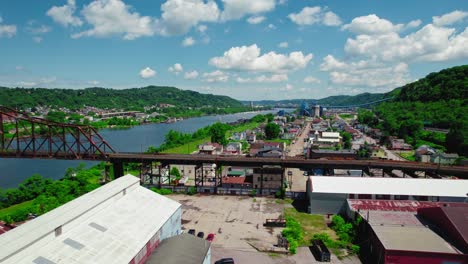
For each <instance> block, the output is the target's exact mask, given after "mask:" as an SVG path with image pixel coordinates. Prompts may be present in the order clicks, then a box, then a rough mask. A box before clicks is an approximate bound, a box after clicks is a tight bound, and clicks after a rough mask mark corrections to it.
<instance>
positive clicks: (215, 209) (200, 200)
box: [169, 195, 285, 251]
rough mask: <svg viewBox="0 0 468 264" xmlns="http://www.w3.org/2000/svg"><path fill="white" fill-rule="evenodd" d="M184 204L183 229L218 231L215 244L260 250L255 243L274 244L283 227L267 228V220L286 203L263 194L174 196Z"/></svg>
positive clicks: (274, 216)
mask: <svg viewBox="0 0 468 264" xmlns="http://www.w3.org/2000/svg"><path fill="white" fill-rule="evenodd" d="M169 197H170V198H171V199H174V200H176V201H178V202H180V203H181V204H182V228H183V229H184V230H186V231H188V230H189V229H195V230H196V232H197V233H198V232H200V231H202V232H204V233H205V235H208V234H209V233H213V234H215V239H214V241H213V246H221V247H223V248H229V249H239V250H244V251H256V250H255V249H254V248H253V247H252V246H251V244H252V243H257V244H258V243H262V244H265V245H271V246H272V245H273V244H275V243H276V235H277V234H279V233H280V229H279V228H265V227H263V223H264V222H265V220H266V219H270V218H279V217H280V215H281V214H282V213H283V208H284V206H285V205H284V204H282V203H281V204H278V203H276V199H271V198H263V197H257V198H252V197H240V196H214V195H206V196H205V195H195V196H189V195H170V196H169Z"/></svg>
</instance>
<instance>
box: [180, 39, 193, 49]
mask: <svg viewBox="0 0 468 264" xmlns="http://www.w3.org/2000/svg"><path fill="white" fill-rule="evenodd" d="M194 44H195V40H194V39H193V38H192V37H186V38H184V40H183V41H182V46H184V47H190V46H193V45H194Z"/></svg>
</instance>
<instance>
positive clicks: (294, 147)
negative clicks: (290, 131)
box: [286, 122, 310, 192]
mask: <svg viewBox="0 0 468 264" xmlns="http://www.w3.org/2000/svg"><path fill="white" fill-rule="evenodd" d="M309 131H310V122H307V123H306V124H305V125H304V128H303V129H302V131H301V134H300V135H299V136H298V137H297V138H296V139H295V141H294V143H292V144H291V145H290V146H289V147H288V148H287V149H288V153H287V154H288V156H289V157H294V156H297V155H304V139H305V138H307V137H308V135H309ZM289 171H290V172H292V186H291V187H292V188H291V189H290V190H291V191H295V192H305V191H306V182H307V177H306V176H304V172H303V171H301V170H299V169H287V170H286V177H287V179H288V180H289V176H288V175H287V174H288V172H289ZM288 190H289V189H288Z"/></svg>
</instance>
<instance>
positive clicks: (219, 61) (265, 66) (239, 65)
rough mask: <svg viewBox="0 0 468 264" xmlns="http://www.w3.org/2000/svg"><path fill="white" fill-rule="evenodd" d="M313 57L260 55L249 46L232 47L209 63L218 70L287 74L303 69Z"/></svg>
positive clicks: (301, 54)
mask: <svg viewBox="0 0 468 264" xmlns="http://www.w3.org/2000/svg"><path fill="white" fill-rule="evenodd" d="M312 57H313V55H312V54H311V53H309V54H303V53H302V52H300V51H295V52H291V53H289V55H285V54H278V53H276V52H273V51H271V52H268V53H265V54H262V55H261V50H260V48H259V47H258V46H257V45H256V44H253V45H251V46H241V47H232V48H231V49H229V50H228V51H226V52H224V54H223V56H222V57H214V58H211V59H210V61H209V63H210V64H211V65H213V66H215V67H217V68H219V69H225V70H240V71H254V72H288V71H294V70H298V69H303V68H305V67H306V66H307V64H308V63H309V62H310V61H311V60H312Z"/></svg>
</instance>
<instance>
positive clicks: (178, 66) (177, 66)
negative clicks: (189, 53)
mask: <svg viewBox="0 0 468 264" xmlns="http://www.w3.org/2000/svg"><path fill="white" fill-rule="evenodd" d="M167 70H168V71H170V72H172V73H175V74H176V75H177V74H179V73H181V72H183V71H184V67H182V64H180V63H176V64H174V65H172V66H171V67H169V68H168V69H167Z"/></svg>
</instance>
